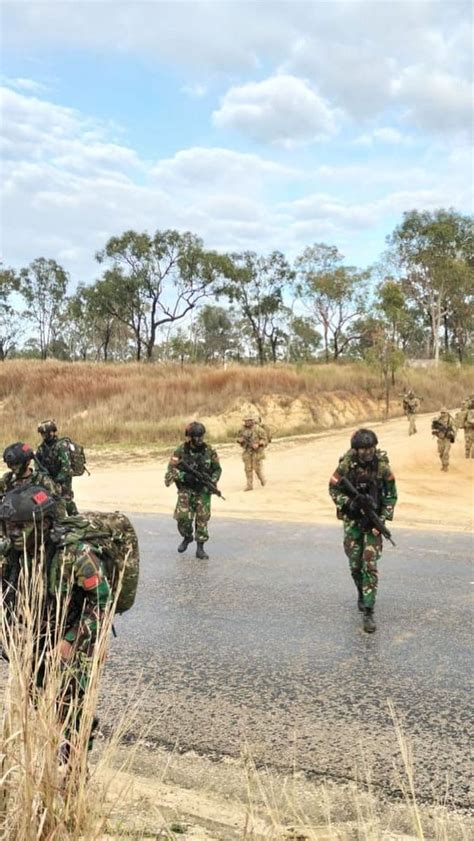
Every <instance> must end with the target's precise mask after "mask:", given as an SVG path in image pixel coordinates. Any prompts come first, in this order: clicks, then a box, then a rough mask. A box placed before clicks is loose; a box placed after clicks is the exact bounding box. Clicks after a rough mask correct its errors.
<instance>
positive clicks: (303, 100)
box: [212, 75, 338, 146]
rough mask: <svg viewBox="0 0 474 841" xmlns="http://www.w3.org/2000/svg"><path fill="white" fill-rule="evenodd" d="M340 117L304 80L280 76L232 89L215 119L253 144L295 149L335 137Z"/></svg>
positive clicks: (215, 123) (215, 113) (217, 122)
mask: <svg viewBox="0 0 474 841" xmlns="http://www.w3.org/2000/svg"><path fill="white" fill-rule="evenodd" d="M337 118H338V115H337V113H336V112H335V111H334V110H331V108H329V106H328V105H327V103H326V102H325V101H324V100H323V99H322V98H321V97H320V96H319V94H318V93H317V91H316V90H314V89H313V88H312V87H311V86H310V85H309V84H308V83H307V82H306V81H305V80H304V79H298V78H296V77H295V76H289V75H279V76H273V77H271V78H269V79H265V80H264V81H263V82H250V83H248V84H246V85H241V86H237V87H232V88H230V89H229V90H228V91H227V93H226V94H225V96H224V97H223V98H222V101H221V104H220V107H219V109H218V110H217V111H214V113H213V115H212V119H213V122H214V125H216V126H217V127H218V128H227V129H235V130H237V131H240V132H242V133H243V134H246V135H247V136H249V137H251V138H252V139H253V140H260V141H262V142H264V143H273V144H280V145H284V146H294V145H299V144H302V143H312V142H314V141H316V140H322V139H324V138H326V137H329V136H330V135H332V134H335V132H336V130H337Z"/></svg>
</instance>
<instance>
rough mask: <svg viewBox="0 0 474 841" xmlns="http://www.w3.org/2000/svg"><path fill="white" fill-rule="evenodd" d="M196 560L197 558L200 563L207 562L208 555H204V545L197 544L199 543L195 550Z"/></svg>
mask: <svg viewBox="0 0 474 841" xmlns="http://www.w3.org/2000/svg"><path fill="white" fill-rule="evenodd" d="M196 558H199V560H200V561H208V560H209V555H206V553H205V551H204V543H199V541H198V545H197V549H196Z"/></svg>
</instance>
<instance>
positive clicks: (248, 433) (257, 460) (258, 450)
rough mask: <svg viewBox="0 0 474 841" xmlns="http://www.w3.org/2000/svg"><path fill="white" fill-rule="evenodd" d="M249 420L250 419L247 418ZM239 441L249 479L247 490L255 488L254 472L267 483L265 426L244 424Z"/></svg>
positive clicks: (239, 433)
mask: <svg viewBox="0 0 474 841" xmlns="http://www.w3.org/2000/svg"><path fill="white" fill-rule="evenodd" d="M246 420H247V421H248V419H246ZM236 440H237V443H238V444H240V446H241V447H242V461H243V463H244V470H245V477H246V479H247V485H246V487H245V490H246V491H251V490H253V474H254V473H255V475H256V476H257V477H258V479H259V481H260V484H261V485H265V481H266V480H265V475H264V472H263V460H264V458H265V447H266V446H267V444H268V438H267V434H266V432H265V430H264V429H263V426H260V424H258V423H255V422H254V421H252V423H251V424H250V423H249V424H248V425H244V426H243V427H242V429H240V430H239V432H238V433H237V439H236Z"/></svg>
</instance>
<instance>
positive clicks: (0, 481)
mask: <svg viewBox="0 0 474 841" xmlns="http://www.w3.org/2000/svg"><path fill="white" fill-rule="evenodd" d="M3 461H4V462H5V464H6V465H7V467H8V468H9V470H8V473H4V474H3V476H2V477H1V478H0V499H1V498H2V497H3V496H4V494H6V493H8V491H12V490H14V489H15V488H19V487H26V486H28V485H40V486H41V487H42V488H45V490H47V491H48V492H49V493H50V494H51V496H52V497H53V499H54V500H55V502H56V514H57V516H58V517H59V518H63V517H66V515H67V512H66V505H65V503H64V500H63V499H62V496H61V488H60V487H59V486H58V485H57V484H56V483H55V482H54V481H53V479H52V478H51V476H49V474H48V473H46V471H45V470H42V469H41V468H40V467H39V466H38V465H37V464H36V463H35V461H34V453H33V450H32V448H31V447H30V445H29V444H24V443H23V441H16V442H15V443H14V444H9V446H8V447H6V448H5V450H4V451H3Z"/></svg>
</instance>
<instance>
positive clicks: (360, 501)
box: [339, 476, 396, 546]
mask: <svg viewBox="0 0 474 841" xmlns="http://www.w3.org/2000/svg"><path fill="white" fill-rule="evenodd" d="M339 487H342V488H343V490H345V491H346V493H347V495H348V496H349V497H350V498H351V499H352V500H353V502H355V503H356V504H357V505H358V507H359V509H360V511H361V512H362V513H363V514H365V516H366V517H367V519H368V521H369V523H371V525H372V526H373V527H374V528H376V529H377V531H379V532H380V534H383V536H384V537H385V540H389V541H390V543H391V544H392V546H396V543H395V542H394V541H393V540H392V533H391V532H390V531H389V530H388V528H387V526H386V525H385V523H384V522H383V520H381V519H380V517H379V515H378V514H377V512H376V511H375V509H374V501H373V499H372V497H371V496H369V494H361V493H359V491H358V490H356V488H355V487H354V485H353V484H352V482H351V481H350V480H349V479H348V478H347V476H343V477H342V478H341V479H340V481H339Z"/></svg>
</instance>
